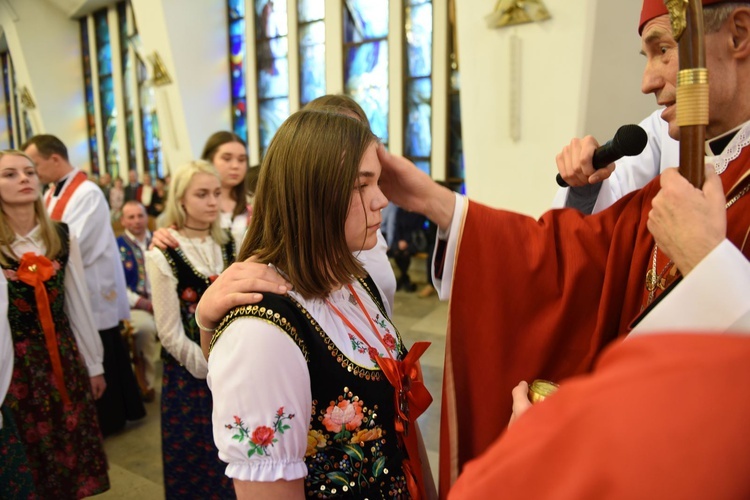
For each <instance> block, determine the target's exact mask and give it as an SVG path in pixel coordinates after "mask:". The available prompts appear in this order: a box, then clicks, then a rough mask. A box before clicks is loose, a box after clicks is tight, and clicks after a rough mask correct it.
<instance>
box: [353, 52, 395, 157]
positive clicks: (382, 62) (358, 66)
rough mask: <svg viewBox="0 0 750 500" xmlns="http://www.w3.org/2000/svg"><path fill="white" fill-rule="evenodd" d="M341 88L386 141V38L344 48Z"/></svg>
mask: <svg viewBox="0 0 750 500" xmlns="http://www.w3.org/2000/svg"><path fill="white" fill-rule="evenodd" d="M344 68H345V70H344V73H345V74H344V90H345V92H346V94H348V95H350V96H352V97H353V98H354V99H355V100H356V101H357V103H359V105H360V106H362V109H364V110H365V113H367V118H368V119H369V120H370V126H371V128H372V131H373V133H374V134H375V135H376V136H378V137H379V138H380V139H381V140H382V141H384V142H388V42H387V41H385V40H382V41H379V42H373V43H366V44H363V45H358V46H355V47H349V48H347V49H346V64H345V65H344Z"/></svg>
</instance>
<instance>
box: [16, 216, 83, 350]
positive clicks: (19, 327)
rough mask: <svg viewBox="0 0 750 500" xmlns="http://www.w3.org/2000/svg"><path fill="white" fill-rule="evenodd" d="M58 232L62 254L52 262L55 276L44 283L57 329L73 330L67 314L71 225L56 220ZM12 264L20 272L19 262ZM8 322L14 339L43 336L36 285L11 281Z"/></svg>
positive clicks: (55, 224) (19, 340)
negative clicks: (66, 273) (66, 276)
mask: <svg viewBox="0 0 750 500" xmlns="http://www.w3.org/2000/svg"><path fill="white" fill-rule="evenodd" d="M54 226H55V229H56V230H57V234H58V235H59V236H60V243H61V245H62V248H61V250H60V253H59V254H58V255H57V257H55V260H53V261H52V265H53V266H55V267H56V268H57V271H56V272H55V274H54V276H52V277H51V278H50V279H48V280H47V281H45V282H44V286H45V288H46V289H47V297H48V299H49V304H50V311H51V312H52V318H53V321H54V323H55V331H56V332H60V331H64V330H69V329H70V321H69V320H68V315H67V314H65V293H64V291H65V270H66V266H67V264H68V255H69V253H70V236H69V233H68V225H67V224H64V223H62V222H56V223H54ZM6 258H8V257H6ZM8 260H9V261H10V263H9V265H8V266H4V267H3V268H4V269H9V270H12V271H18V266H19V264H20V262H19V261H17V260H15V259H10V258H8ZM8 299H9V304H8V305H9V307H8V322H9V323H10V329H11V331H12V332H13V340H14V342H22V341H24V340H25V338H26V337H33V336H37V335H43V333H42V326H41V323H40V320H39V312H38V309H37V305H36V296H35V292H34V287H33V286H31V285H27V284H26V283H23V282H21V281H19V280H13V279H10V280H8Z"/></svg>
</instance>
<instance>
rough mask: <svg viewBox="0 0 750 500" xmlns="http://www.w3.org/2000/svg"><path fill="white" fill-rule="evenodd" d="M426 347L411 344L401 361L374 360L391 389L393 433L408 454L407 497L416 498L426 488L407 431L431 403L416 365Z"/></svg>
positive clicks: (405, 465)
mask: <svg viewBox="0 0 750 500" xmlns="http://www.w3.org/2000/svg"><path fill="white" fill-rule="evenodd" d="M428 347H430V343H429V342H416V343H414V345H413V346H412V347H411V349H410V350H409V353H408V354H407V355H406V357H405V358H404V359H403V361H399V360H396V359H392V358H385V357H378V358H376V361H377V363H378V365H379V366H380V369H381V370H382V371H383V374H384V375H385V378H386V379H388V382H390V384H391V385H392V386H393V388H394V398H395V407H396V431H397V432H398V435H399V438H400V439H401V440H402V441H403V443H404V444H405V446H406V451H407V453H408V455H409V458H407V459H405V460H404V463H403V468H404V475H405V476H406V484H407V488H408V489H409V494H410V495H411V497H412V498H415V499H420V498H425V487H424V477H423V475H422V459H421V457H420V456H419V443H418V441H417V434H416V433H415V432H409V424H410V423H412V424H413V423H414V422H416V420H417V418H418V417H419V416H420V415H422V414H423V413H424V412H425V410H427V408H428V407H429V406H430V403H432V395H431V394H430V391H428V390H427V387H425V385H424V380H423V378H422V369H421V368H420V366H419V358H420V357H421V356H422V354H424V352H425V351H426V350H427V348H428Z"/></svg>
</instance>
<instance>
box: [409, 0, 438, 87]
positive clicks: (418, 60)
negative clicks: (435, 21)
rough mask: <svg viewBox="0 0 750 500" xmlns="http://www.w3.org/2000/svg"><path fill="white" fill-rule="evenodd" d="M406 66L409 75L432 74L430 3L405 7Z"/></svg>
mask: <svg viewBox="0 0 750 500" xmlns="http://www.w3.org/2000/svg"><path fill="white" fill-rule="evenodd" d="M406 17H407V22H406V45H407V55H408V57H407V61H408V63H407V66H408V70H409V76H410V77H420V76H429V75H430V74H432V4H431V3H425V4H422V5H418V6H414V7H410V8H407V12H406Z"/></svg>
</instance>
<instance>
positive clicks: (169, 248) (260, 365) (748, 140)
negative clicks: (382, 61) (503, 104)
mask: <svg viewBox="0 0 750 500" xmlns="http://www.w3.org/2000/svg"><path fill="white" fill-rule="evenodd" d="M703 5H704V9H703V17H704V24H705V29H706V33H707V34H706V38H707V44H706V60H707V65H708V67H709V68H710V70H711V72H712V73H711V74H712V78H711V79H710V80H709V85H710V88H711V93H710V94H709V100H708V106H709V111H710V112H709V114H708V117H709V118H708V123H707V124H706V136H707V138H708V141H707V143H706V144H705V145H704V144H700V145H698V147H699V148H701V149H705V150H706V151H707V152H708V153H709V154H710V156H711V157H710V159H709V160H707V167H706V172H705V173H706V179H705V183H704V184H703V185H702V186H697V187H696V186H692V185H690V184H689V183H688V181H687V180H686V179H685V178H683V177H682V176H681V175H680V174H679V173H678V172H677V170H676V169H674V168H669V167H672V166H674V165H675V164H676V163H678V162H679V158H678V156H677V154H676V145H677V142H676V141H677V140H678V139H679V138H680V125H681V124H680V123H678V121H677V111H676V109H677V105H678V104H679V103H678V102H676V94H677V92H676V89H677V69H678V59H679V58H678V44H677V41H676V40H675V39H674V37H673V36H672V31H671V29H672V24H671V23H670V20H669V16H668V14H667V11H666V7H665V6H664V4H663V3H662V2H661V1H660V0H644V3H643V9H642V14H641V19H640V23H639V26H638V33H639V35H640V36H641V48H642V52H643V54H644V55H645V56H646V61H647V62H646V69H645V71H644V76H643V85H642V90H643V92H644V93H653V94H655V96H656V98H657V102H658V103H659V104H661V105H664V106H665V109H664V110H663V111H662V112H661V114H660V115H659V116H656V115H652V116H650V117H648V118H647V119H646V120H644V121H643V125H644V128H646V129H647V131H648V133H649V146H648V148H647V150H646V151H645V152H644V153H642V154H641V155H640V156H638V157H633V158H630V159H627V160H621V161H619V162H617V163H616V164H612V165H610V166H608V167H606V168H604V169H601V170H596V171H595V169H594V168H593V165H592V156H593V152H594V151H595V150H596V148H597V147H598V143H597V141H596V140H595V139H594V138H593V137H590V136H589V137H585V138H582V139H577V138H576V139H573V140H572V141H571V143H570V144H569V145H568V146H566V147H565V148H563V150H562V151H561V153H560V154H559V155H558V156H557V158H556V163H557V167H558V170H559V172H560V174H561V176H562V177H563V179H565V180H566V182H567V183H568V185H569V186H571V187H570V188H568V189H567V190H565V191H561V192H560V193H559V195H558V198H557V200H556V202H555V203H556V204H558V205H567V206H568V207H567V208H563V209H559V210H557V209H556V210H552V211H550V212H548V213H546V214H544V215H543V216H542V217H541V218H540V220H534V219H531V218H529V217H526V216H523V215H521V214H518V213H514V212H509V211H505V210H498V209H493V208H490V207H486V206H483V205H482V204H479V203H476V202H474V201H472V200H470V199H468V198H466V197H464V196H461V195H458V194H456V193H454V192H452V191H450V190H449V189H447V188H446V187H445V186H442V185H440V184H439V183H436V182H434V181H433V180H432V179H431V178H430V177H429V176H428V175H426V174H425V173H424V172H422V171H420V170H419V169H418V168H417V167H416V166H415V165H414V164H413V163H412V162H410V161H409V160H408V159H406V158H404V157H401V156H398V155H393V154H390V153H388V152H387V151H386V150H385V148H384V147H383V146H382V145H381V144H380V143H379V141H378V139H377V138H376V137H375V136H374V135H373V133H372V131H371V130H370V127H369V122H368V120H367V116H366V115H365V113H364V112H363V111H362V109H361V108H360V107H359V105H357V103H356V102H355V101H354V100H353V99H351V98H349V97H346V96H340V95H331V96H324V97H322V98H319V99H316V100H314V101H312V102H311V103H310V104H308V105H307V106H306V107H305V108H303V109H302V110H300V111H298V112H296V113H294V114H293V115H291V116H290V117H289V118H288V119H287V120H286V121H285V122H284V123H283V124H282V125H281V127H280V128H279V130H278V132H277V133H276V135H275V136H274V138H273V139H272V141H271V143H270V145H269V147H268V150H267V153H266V156H265V157H264V159H263V164H262V165H261V167H260V168H259V170H255V169H249V166H248V159H247V158H248V155H247V146H246V144H245V143H244V142H243V140H242V139H241V138H240V137H238V136H236V135H235V134H233V133H231V132H217V133H214V134H212V135H211V136H210V137H209V138H208V139H207V141H206V144H205V147H204V148H203V152H202V154H201V159H200V160H195V161H193V162H189V163H187V164H185V165H182V166H180V167H179V168H177V169H175V170H174V172H173V175H172V180H171V182H170V183H169V186H168V191H167V190H166V187H165V183H164V182H162V181H161V180H158V179H157V183H156V185H154V186H152V185H151V178H150V176H148V175H147V174H144V175H143V176H142V178H141V182H140V183H138V182H137V174H136V172H132V171H131V172H129V183H128V185H127V186H124V187H123V185H122V184H123V182H122V179H120V178H117V179H115V181H114V183H112V185H111V186H110V181H111V179H110V178H109V176H108V175H107V174H104V175H102V178H101V179H100V184H99V186H97V184H96V183H94V182H92V181H91V180H88V179H87V176H86V174H85V173H83V172H81V171H80V170H79V169H77V168H75V167H74V166H72V165H71V164H70V162H69V160H68V155H67V149H66V147H65V145H64V144H63V143H62V142H61V141H60V140H59V139H57V138H56V137H54V136H52V135H47V134H43V135H38V136H34V137H32V138H31V139H30V140H29V141H28V142H27V143H26V144H24V145H23V147H22V148H21V149H22V151H4V152H0V266H1V267H2V271H3V272H2V275H0V285H1V286H0V312H2V313H3V314H2V317H0V320H1V321H0V355H2V359H0V401H1V402H2V406H0V410H2V413H1V414H0V454H2V456H3V459H4V462H3V467H2V468H0V496H2V497H3V498H5V497H8V498H33V497H34V496H37V497H40V498H48V497H52V496H56V497H61V498H82V497H85V496H90V495H94V494H97V493H100V492H102V491H105V490H106V489H107V488H108V487H109V480H108V476H107V462H106V456H105V454H104V449H103V444H102V443H103V437H104V436H107V435H111V434H113V433H116V432H119V431H121V430H122V429H123V428H124V427H125V425H126V422H127V421H129V420H137V419H140V418H142V417H143V416H144V414H145V408H144V404H143V401H144V400H146V401H148V400H149V399H153V398H154V397H155V392H156V389H157V388H158V386H159V384H158V383H157V382H156V380H155V373H156V371H157V370H156V364H157V363H158V359H157V357H158V352H159V345H161V359H162V366H163V376H162V381H161V384H160V387H161V431H162V459H163V465H164V487H165V494H166V497H167V498H191V497H195V498H231V497H233V496H235V495H236V497H237V498H241V499H244V498H305V497H310V496H313V495H315V496H318V497H321V498H335V497H348V498H374V497H377V498H385V497H394V498H436V497H438V489H437V488H436V485H435V483H434V481H433V479H432V476H431V473H430V468H429V464H428V461H427V455H426V453H425V449H424V445H423V442H422V439H421V431H420V429H419V425H418V423H417V418H418V417H419V416H420V415H421V414H422V413H423V412H424V411H425V410H426V409H427V407H428V406H429V405H430V403H431V402H432V396H431V395H430V394H429V392H428V391H427V389H426V388H425V386H424V383H423V380H422V372H421V368H420V365H419V358H420V356H421V355H422V354H423V353H424V352H425V350H426V349H427V348H428V346H429V344H428V343H426V342H417V343H415V344H414V345H412V346H406V345H405V344H404V341H403V339H402V337H401V335H400V334H399V331H398V325H396V324H394V323H393V321H392V319H391V316H392V312H393V304H394V294H395V292H396V290H397V289H400V290H404V291H414V288H415V287H414V284H413V283H412V282H411V280H410V279H409V275H408V268H409V261H410V259H411V256H412V255H413V254H414V253H415V252H416V251H417V247H418V246H419V245H418V244H417V243H416V242H415V236H414V233H415V232H416V231H418V230H425V229H427V234H428V235H432V234H433V232H434V239H435V246H434V248H432V245H431V244H430V243H431V242H429V243H428V245H427V246H428V248H427V249H426V250H427V251H429V252H431V256H430V259H429V260H428V265H429V266H430V268H429V273H428V274H429V275H430V276H431V279H432V283H434V287H435V289H436V290H437V293H438V294H439V296H440V297H441V298H442V299H449V300H450V324H449V330H448V336H447V342H446V350H447V352H446V360H447V361H446V365H445V370H446V374H445V380H444V386H443V395H442V409H443V414H442V420H441V426H442V429H441V432H440V436H441V455H440V459H441V464H440V477H439V479H440V485H439V491H440V495H439V496H440V497H442V498H446V497H448V498H454V499H462V498H490V497H495V496H497V495H504V496H506V497H508V498H563V499H564V498H571V499H572V498H665V497H679V498H720V499H732V498H747V497H749V496H750V481H748V479H747V475H746V474H745V472H746V471H747V469H748V467H750V460H749V458H748V457H749V456H750V455H748V454H747V447H748V445H750V432H748V431H747V430H746V428H747V425H746V422H747V419H748V417H750V404H748V403H747V402H746V398H741V397H740V398H735V399H734V400H733V401H732V406H731V409H727V410H725V411H717V410H716V406H715V405H713V404H709V403H710V402H712V401H715V400H716V398H717V394H718V391H719V390H720V388H721V387H723V386H725V384H726V381H727V380H729V381H731V382H732V383H733V384H735V385H736V386H737V387H743V386H744V383H745V382H750V368H748V367H749V366H750V365H749V364H748V363H747V359H748V356H749V355H750V337H748V336H747V335H746V334H747V333H749V332H750V300H749V298H750V261H749V260H748V259H750V247H749V246H748V245H747V243H748V231H749V230H750V226H749V225H748V215H747V214H748V213H750V204H749V203H750V196H745V195H746V194H747V193H748V192H750V174H749V173H748V171H749V170H750V156H749V155H750V148H748V146H750V96H749V95H748V94H747V92H746V91H745V89H746V88H747V84H748V83H750V4H749V3H748V2H747V1H736V2H727V1H724V0H703ZM256 172H257V173H258V176H257V189H256V186H255V183H254V182H251V181H250V180H249V179H250V178H254V177H255V175H254V174H255V173H256ZM45 184H47V185H49V189H47V190H46V192H45V193H44V194H42V185H45ZM389 200H390V201H391V202H393V203H394V204H395V205H396V206H397V207H398V208H396V212H395V214H394V216H393V217H394V218H393V224H391V225H389V226H388V228H390V229H387V228H386V226H385V223H384V216H383V212H384V211H386V210H385V209H386V207H387V206H388V203H389ZM108 201H109V205H108V203H107V202H108ZM157 215H159V219H158V224H159V229H158V230H156V231H155V232H154V234H151V232H150V231H149V230H148V224H147V220H148V217H149V216H157ZM115 216H116V219H117V221H119V222H120V223H121V225H122V228H123V234H122V235H120V236H119V238H117V239H116V238H115V234H114V232H113V231H112V227H111V224H110V221H111V219H112V217H115ZM427 220H429V223H427V222H426V221H427ZM430 228H431V229H432V230H430ZM383 233H386V236H387V238H386V236H384V234H383ZM571 235H575V237H571ZM488 238H490V239H491V241H492V242H493V244H492V245H488V244H487V239H488ZM431 239H432V238H431V237H428V240H431ZM420 251H421V249H420ZM389 256H391V257H393V258H394V260H395V262H396V267H397V268H398V269H399V277H398V279H397V278H396V276H395V274H394V271H393V267H392V266H391V264H390V262H389V260H388V257H389ZM477 270H481V272H477ZM123 324H125V325H127V328H123ZM123 332H125V333H126V335H129V336H131V337H132V348H129V347H128V344H127V343H126V341H125V338H124V337H123ZM535 378H544V379H550V380H555V381H558V382H561V384H560V388H559V390H558V391H557V392H556V393H555V394H553V395H551V396H550V397H548V398H547V400H546V401H544V402H543V403H540V404H537V405H534V406H532V405H531V402H530V400H529V399H528V396H527V391H528V385H527V384H526V382H525V381H529V380H532V379H535ZM519 382H520V383H519ZM509 422H512V426H509V425H508V423H509Z"/></svg>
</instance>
